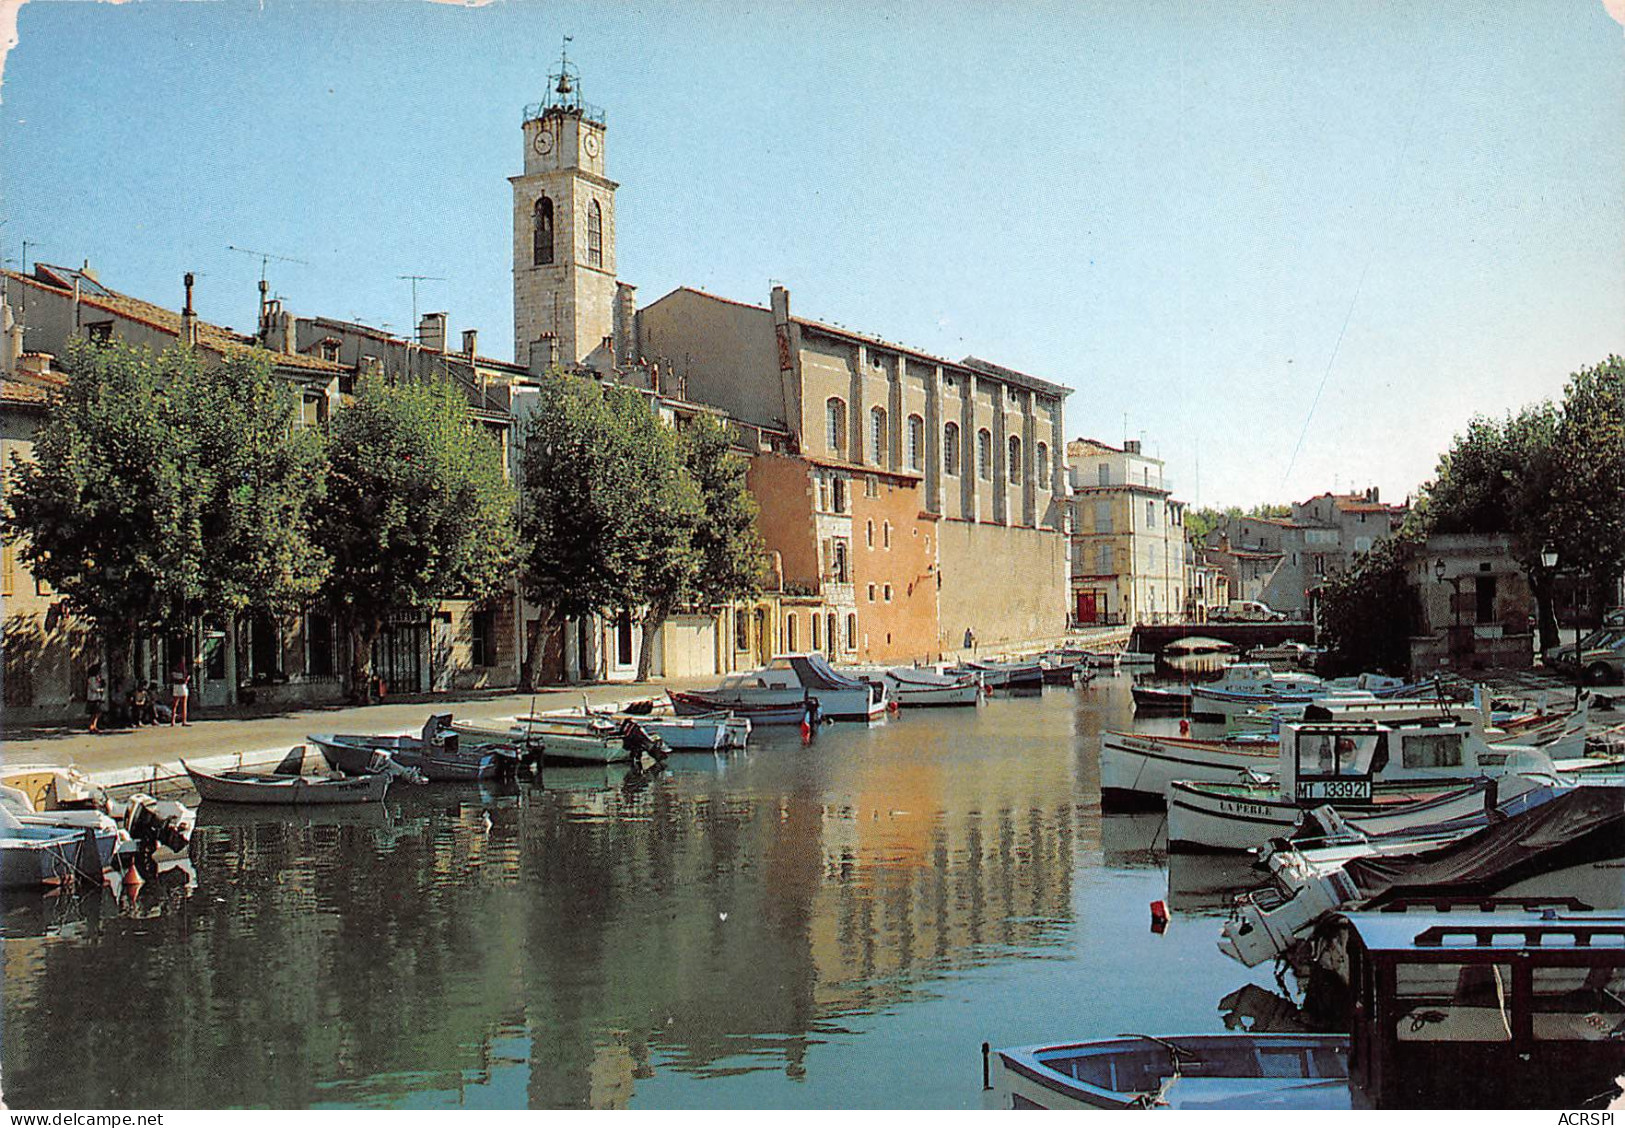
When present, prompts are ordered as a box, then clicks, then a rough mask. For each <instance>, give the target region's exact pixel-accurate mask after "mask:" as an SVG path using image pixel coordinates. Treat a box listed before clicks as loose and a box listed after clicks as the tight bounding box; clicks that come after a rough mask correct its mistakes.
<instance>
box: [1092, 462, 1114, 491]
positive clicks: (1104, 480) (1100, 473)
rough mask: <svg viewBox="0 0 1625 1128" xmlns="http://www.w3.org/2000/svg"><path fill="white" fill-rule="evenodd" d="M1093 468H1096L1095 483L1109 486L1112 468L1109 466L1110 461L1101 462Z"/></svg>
mask: <svg viewBox="0 0 1625 1128" xmlns="http://www.w3.org/2000/svg"><path fill="white" fill-rule="evenodd" d="M1095 470H1096V473H1095V479H1096V484H1097V485H1101V486H1109V485H1111V484H1112V468H1111V464H1110V463H1106V462H1102V463H1101V464H1100V465H1099V466H1097V467H1096V468H1095Z"/></svg>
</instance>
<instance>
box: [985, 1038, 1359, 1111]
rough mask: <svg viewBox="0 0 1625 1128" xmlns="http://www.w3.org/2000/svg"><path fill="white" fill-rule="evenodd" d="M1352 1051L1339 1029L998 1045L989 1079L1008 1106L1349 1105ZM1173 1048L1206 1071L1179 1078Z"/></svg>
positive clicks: (1003, 1104) (1000, 1103) (1184, 1059)
mask: <svg viewBox="0 0 1625 1128" xmlns="http://www.w3.org/2000/svg"><path fill="white" fill-rule="evenodd" d="M1348 1048H1349V1040H1348V1039H1347V1038H1346V1037H1343V1036H1341V1035H1335V1034H1201V1035H1173V1036H1170V1037H1166V1038H1149V1037H1135V1036H1122V1037H1118V1038H1103V1039H1100V1040H1098V1041H1094V1042H1075V1043H1070V1044H1065V1043H1063V1044H1060V1045H1054V1046H1026V1047H1021V1048H1017V1049H1008V1050H997V1051H994V1052H993V1054H992V1055H991V1060H990V1061H989V1063H988V1064H989V1067H990V1068H989V1070H988V1082H989V1085H990V1086H991V1088H992V1089H993V1090H994V1092H995V1093H996V1094H997V1097H996V1100H997V1104H998V1107H1000V1108H1010V1109H1030V1108H1047V1109H1074V1110H1084V1109H1091V1110H1092V1109H1134V1108H1169V1107H1172V1108H1224V1107H1233V1108H1245V1109H1256V1108H1305V1109H1308V1108H1313V1109H1320V1108H1348V1107H1349V1102H1350V1090H1349V1083H1348ZM1176 1053H1177V1054H1178V1055H1179V1057H1178V1061H1180V1062H1184V1063H1200V1064H1201V1066H1202V1068H1201V1069H1200V1070H1199V1071H1198V1070H1193V1069H1191V1067H1190V1065H1189V1064H1186V1065H1184V1068H1185V1069H1186V1070H1188V1071H1190V1073H1191V1074H1193V1075H1192V1076H1187V1077H1181V1076H1180V1067H1179V1066H1178V1065H1176V1056H1175V1055H1176ZM1266 1062H1268V1065H1267V1066H1266V1064H1265V1063H1266Z"/></svg>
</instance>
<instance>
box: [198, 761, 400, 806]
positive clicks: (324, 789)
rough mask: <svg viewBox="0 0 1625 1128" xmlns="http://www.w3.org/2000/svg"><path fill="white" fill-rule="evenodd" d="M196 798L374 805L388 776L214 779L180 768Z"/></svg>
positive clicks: (225, 774)
mask: <svg viewBox="0 0 1625 1128" xmlns="http://www.w3.org/2000/svg"><path fill="white" fill-rule="evenodd" d="M181 766H182V767H184V768H186V774H187V775H188V776H190V777H191V778H192V786H193V787H195V788H196V789H197V793H198V797H199V798H201V799H203V800H204V801H206V802H212V803H259V804H292V805H300V806H311V805H316V804H325V803H377V802H380V801H382V799H383V798H384V793H385V792H387V791H388V790H389V781H390V777H389V776H387V775H382V774H379V775H364V776H352V777H349V778H346V779H318V778H315V777H312V776H259V775H251V774H249V773H247V772H223V773H221V774H219V775H213V774H210V773H208V772H200V771H198V770H197V769H196V768H193V767H189V766H187V765H186V764H182V765H181Z"/></svg>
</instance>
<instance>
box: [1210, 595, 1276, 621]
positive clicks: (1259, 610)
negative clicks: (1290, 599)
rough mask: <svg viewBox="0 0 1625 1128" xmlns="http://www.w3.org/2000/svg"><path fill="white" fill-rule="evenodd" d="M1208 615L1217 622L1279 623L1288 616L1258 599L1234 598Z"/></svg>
mask: <svg viewBox="0 0 1625 1128" xmlns="http://www.w3.org/2000/svg"><path fill="white" fill-rule="evenodd" d="M1207 617H1208V618H1209V619H1210V620H1212V621H1213V622H1215V623H1279V622H1281V621H1282V620H1284V619H1285V618H1286V613H1285V612H1283V611H1277V610H1275V609H1274V608H1273V607H1271V606H1270V605H1269V604H1268V603H1260V602H1258V601H1257V600H1256V599H1232V600H1231V601H1230V602H1229V603H1226V604H1225V605H1224V606H1222V607H1215V608H1213V609H1212V610H1211V611H1209V612H1208V616H1207Z"/></svg>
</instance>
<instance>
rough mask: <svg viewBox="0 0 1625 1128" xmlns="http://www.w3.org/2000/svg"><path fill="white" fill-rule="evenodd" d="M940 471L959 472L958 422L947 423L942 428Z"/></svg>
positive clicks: (945, 472) (946, 472)
mask: <svg viewBox="0 0 1625 1128" xmlns="http://www.w3.org/2000/svg"><path fill="white" fill-rule="evenodd" d="M942 472H943V473H944V474H952V475H954V476H956V477H957V476H958V474H959V424H958V423H949V424H947V425H945V426H944V427H943V428H942Z"/></svg>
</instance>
